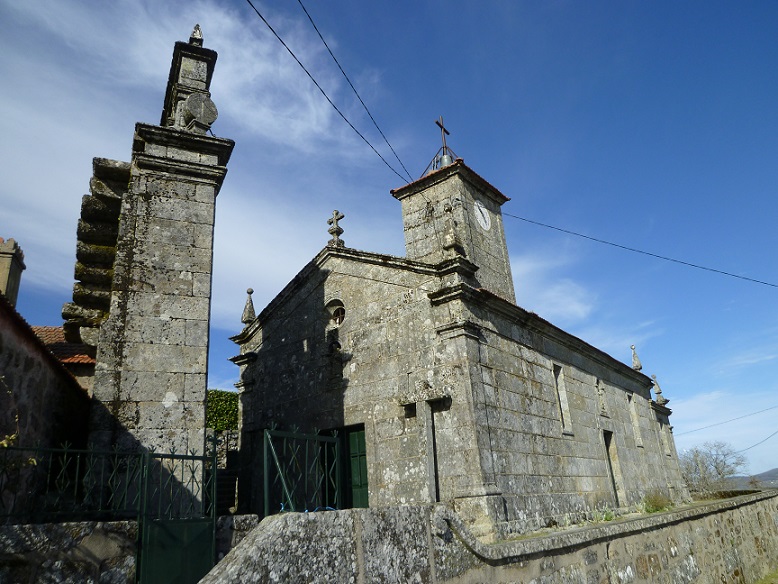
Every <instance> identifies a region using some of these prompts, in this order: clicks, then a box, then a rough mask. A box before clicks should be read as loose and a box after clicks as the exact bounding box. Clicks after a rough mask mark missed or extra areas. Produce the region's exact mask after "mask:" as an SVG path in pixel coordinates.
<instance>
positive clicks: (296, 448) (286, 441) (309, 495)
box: [263, 429, 343, 516]
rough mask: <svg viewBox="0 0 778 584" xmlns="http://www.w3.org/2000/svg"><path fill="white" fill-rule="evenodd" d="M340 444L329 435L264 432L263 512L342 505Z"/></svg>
mask: <svg viewBox="0 0 778 584" xmlns="http://www.w3.org/2000/svg"><path fill="white" fill-rule="evenodd" d="M340 450H341V444H340V440H339V439H338V436H337V432H333V433H332V435H331V436H322V435H319V434H301V433H298V432H283V431H280V430H272V429H271V430H265V432H264V468H263V474H264V496H265V516H267V515H271V514H273V513H277V512H279V511H317V510H320V509H328V508H331V509H341V508H342V504H343V503H342V490H341V482H342V481H341V455H340Z"/></svg>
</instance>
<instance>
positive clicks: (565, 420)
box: [554, 365, 573, 434]
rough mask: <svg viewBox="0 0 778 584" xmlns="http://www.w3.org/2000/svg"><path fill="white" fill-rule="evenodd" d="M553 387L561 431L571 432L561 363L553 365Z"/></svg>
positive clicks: (564, 432)
mask: <svg viewBox="0 0 778 584" xmlns="http://www.w3.org/2000/svg"><path fill="white" fill-rule="evenodd" d="M554 388H555V389H556V400H557V405H558V406H559V419H560V421H561V422H562V433H563V434H572V433H573V431H572V428H571V425H570V406H569V405H568V403H567V389H566V388H565V376H564V372H563V371H562V366H561V365H554Z"/></svg>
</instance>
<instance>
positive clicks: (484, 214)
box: [474, 201, 492, 231]
mask: <svg viewBox="0 0 778 584" xmlns="http://www.w3.org/2000/svg"><path fill="white" fill-rule="evenodd" d="M474 208H475V218H476V220H477V221H478V224H479V225H480V226H481V227H483V229H484V231H489V228H490V227H491V226H492V217H491V215H489V211H488V209H487V208H486V207H484V204H483V203H482V202H481V201H476V202H475V205H474Z"/></svg>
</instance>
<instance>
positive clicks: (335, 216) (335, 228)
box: [327, 209, 346, 247]
mask: <svg viewBox="0 0 778 584" xmlns="http://www.w3.org/2000/svg"><path fill="white" fill-rule="evenodd" d="M345 217H346V216H345V215H344V214H343V213H341V212H340V211H338V210H337V209H335V210H334V211H333V212H332V217H330V218H329V219H327V225H331V226H332V227H330V228H329V229H328V230H327V233H329V234H330V235H332V239H330V240H329V241H328V242H327V245H331V246H334V247H343V246H344V245H345V244H344V243H343V240H342V239H341V238H340V236H341V235H342V234H343V228H342V227H341V226H340V225H338V221H340V220H341V219H344V218H345Z"/></svg>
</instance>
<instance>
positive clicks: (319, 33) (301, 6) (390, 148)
mask: <svg viewBox="0 0 778 584" xmlns="http://www.w3.org/2000/svg"><path fill="white" fill-rule="evenodd" d="M297 3H298V4H299V5H300V8H302V9H303V12H305V16H307V17H308V20H309V21H310V23H311V26H313V29H314V30H315V31H316V34H318V35H319V38H320V39H321V42H322V43H324V46H325V47H327V51H328V52H329V54H330V57H332V60H333V61H335V64H336V65H337V66H338V69H340V72H341V73H343V77H345V79H346V82H347V83H348V84H349V87H351V90H352V91H353V92H354V95H356V96H357V99H358V100H359V103H361V104H362V107H363V108H365V112H367V115H368V116H369V117H370V120H371V121H372V122H373V125H374V126H375V129H376V130H378V133H379V134H381V137H382V138H383V139H384V142H386V145H387V146H389V150H391V151H392V154H394V157H395V158H396V159H397V162H399V163H400V166H402V167H403V170H404V171H405V174H407V175H408V179H409V180H410V181H411V182H413V177H412V176H411V173H410V172H408V169H407V168H405V165H404V164H403V161H402V160H400V157H399V156H398V155H397V152H395V151H394V148H392V145H391V144H390V143H389V140H387V138H386V136H385V135H384V133H383V132H382V131H381V128H379V127H378V122H376V121H375V118H373V114H371V113H370V110H369V109H367V105H365V102H364V101H362V97H360V95H359V92H358V91H357V89H356V87H354V84H353V83H351V79H349V77H348V75H346V72H345V71H344V70H343V67H341V66H340V62H339V61H338V59H337V57H335V54H334V53H333V52H332V49H330V46H329V45H328V44H327V41H325V40H324V37H323V36H322V34H321V32H319V27H318V26H316V23H315V22H314V21H313V18H312V17H311V15H310V14H309V13H308V10H306V8H305V6H304V5H303V3H302V0H297Z"/></svg>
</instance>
